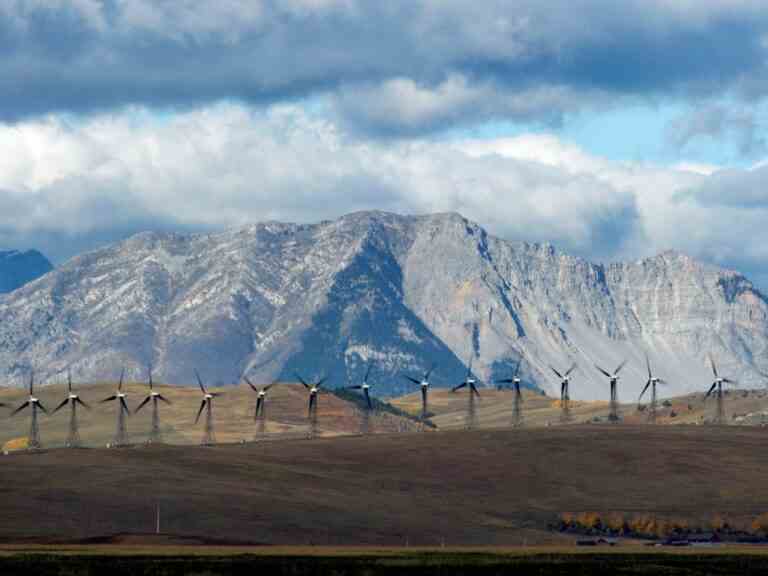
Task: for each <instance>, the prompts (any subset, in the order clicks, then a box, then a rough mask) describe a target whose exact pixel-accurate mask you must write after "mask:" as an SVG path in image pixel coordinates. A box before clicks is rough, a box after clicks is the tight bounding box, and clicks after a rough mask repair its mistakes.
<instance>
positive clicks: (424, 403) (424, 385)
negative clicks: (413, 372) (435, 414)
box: [405, 364, 437, 431]
mask: <svg viewBox="0 0 768 576" xmlns="http://www.w3.org/2000/svg"><path fill="white" fill-rule="evenodd" d="M436 367H437V365H436V364H432V367H431V368H430V369H429V370H427V371H426V372H425V373H424V376H422V377H421V380H417V379H416V378H413V377H411V376H408V375H407V374H406V375H405V378H406V380H410V381H411V382H412V383H414V384H416V385H417V386H420V387H421V429H422V431H424V430H426V423H427V416H428V415H429V403H428V400H429V399H428V391H429V377H430V376H431V375H432V372H434V371H435V368H436Z"/></svg>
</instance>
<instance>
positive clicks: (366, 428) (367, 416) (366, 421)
mask: <svg viewBox="0 0 768 576" xmlns="http://www.w3.org/2000/svg"><path fill="white" fill-rule="evenodd" d="M372 369H373V361H372V360H371V361H369V362H368V367H367V368H366V369H365V376H364V377H363V383H362V384H356V385H354V386H347V387H346V389H347V390H362V391H363V395H364V396H365V405H366V407H365V409H364V410H362V411H361V414H362V418H361V419H360V433H361V434H368V433H369V432H370V426H371V421H370V420H371V411H372V410H373V403H372V402H371V394H370V390H371V385H370V384H369V383H368V379H369V378H370V376H371V370H372Z"/></svg>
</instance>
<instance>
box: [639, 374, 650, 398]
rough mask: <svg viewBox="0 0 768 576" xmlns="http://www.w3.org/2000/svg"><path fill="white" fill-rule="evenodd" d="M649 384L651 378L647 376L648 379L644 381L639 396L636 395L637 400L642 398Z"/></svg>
mask: <svg viewBox="0 0 768 576" xmlns="http://www.w3.org/2000/svg"><path fill="white" fill-rule="evenodd" d="M650 385H651V380H650V378H649V379H648V382H646V383H645V386H644V387H643V391H642V392H640V396H638V397H637V401H638V402H640V400H641V399H642V397H643V394H645V391H646V390H648V387H649V386H650Z"/></svg>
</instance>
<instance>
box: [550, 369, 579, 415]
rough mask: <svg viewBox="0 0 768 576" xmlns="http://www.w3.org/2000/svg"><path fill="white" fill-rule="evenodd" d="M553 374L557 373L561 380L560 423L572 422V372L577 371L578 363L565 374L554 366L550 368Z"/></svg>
mask: <svg viewBox="0 0 768 576" xmlns="http://www.w3.org/2000/svg"><path fill="white" fill-rule="evenodd" d="M549 369H550V370H552V372H554V373H555V375H556V376H557V377H558V378H559V379H560V421H561V422H570V421H571V393H570V390H569V386H570V384H571V372H573V371H574V370H576V363H575V362H574V363H573V364H571V367H570V368H568V370H566V371H565V372H564V373H563V374H560V372H558V371H557V370H555V369H554V368H553V367H552V366H550V367H549Z"/></svg>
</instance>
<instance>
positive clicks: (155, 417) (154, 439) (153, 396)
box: [134, 364, 171, 444]
mask: <svg viewBox="0 0 768 576" xmlns="http://www.w3.org/2000/svg"><path fill="white" fill-rule="evenodd" d="M147 373H148V375H149V394H147V396H146V397H145V398H144V400H142V401H141V404H139V405H138V406H137V407H136V410H134V414H138V413H139V410H141V409H142V408H144V406H146V405H147V404H148V403H149V402H150V401H152V430H150V432H149V439H148V440H147V444H158V443H160V442H162V440H163V437H162V432H161V431H160V410H159V408H158V402H165V403H166V404H168V405H169V406H170V405H171V401H170V400H168V399H167V398H166V397H165V396H163V395H162V394H161V393H160V392H155V388H154V384H153V382H152V364H150V365H149V366H148V367H147Z"/></svg>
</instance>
